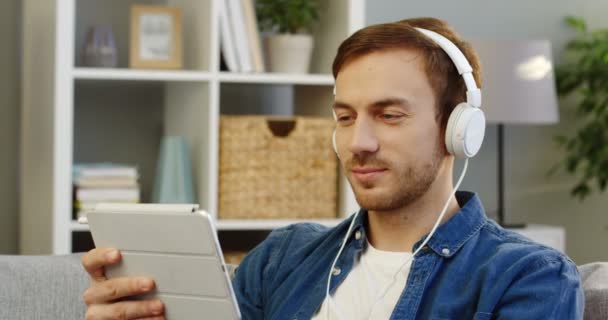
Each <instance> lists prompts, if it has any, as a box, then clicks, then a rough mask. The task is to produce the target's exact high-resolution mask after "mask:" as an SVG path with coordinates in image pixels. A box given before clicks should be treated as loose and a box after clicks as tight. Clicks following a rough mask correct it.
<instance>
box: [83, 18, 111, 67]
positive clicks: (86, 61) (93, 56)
mask: <svg viewBox="0 0 608 320" xmlns="http://www.w3.org/2000/svg"><path fill="white" fill-rule="evenodd" d="M81 60H82V64H83V65H84V66H86V67H97V68H115V67H116V66H118V52H117V49H116V40H115V39H114V33H113V32H112V28H111V27H107V26H93V27H91V28H89V30H88V32H87V36H86V38H85V41H84V44H83V46H82V52H81Z"/></svg>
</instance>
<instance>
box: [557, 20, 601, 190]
mask: <svg viewBox="0 0 608 320" xmlns="http://www.w3.org/2000/svg"><path fill="white" fill-rule="evenodd" d="M566 21H567V23H568V25H569V26H570V27H571V28H573V29H574V30H576V32H577V36H576V38H574V39H573V40H571V41H570V42H568V44H567V46H566V50H565V56H564V62H563V63H562V64H561V65H559V66H558V67H557V68H556V80H557V91H558V93H559V95H560V96H570V98H572V99H573V100H574V101H576V111H577V115H578V117H579V120H578V121H577V122H578V123H577V124H580V125H579V126H577V129H576V132H575V134H574V135H572V136H570V137H566V136H558V137H556V141H557V143H558V144H559V146H560V147H561V148H562V149H564V150H565V152H566V156H565V158H564V160H563V161H562V162H561V164H560V167H562V168H563V169H564V170H565V171H566V172H568V173H570V174H572V175H577V176H579V178H580V179H579V181H578V182H577V183H576V185H575V186H574V187H573V188H572V190H571V194H572V195H573V196H574V197H577V198H579V199H580V200H583V199H584V198H585V197H587V196H588V195H590V194H591V192H592V190H593V186H596V187H597V189H599V190H601V191H604V190H605V189H606V185H607V184H608V30H597V31H589V30H588V28H587V25H586V23H585V21H584V20H583V19H581V18H577V17H572V16H570V17H567V18H566Z"/></svg>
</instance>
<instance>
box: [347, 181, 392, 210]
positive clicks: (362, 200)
mask: <svg viewBox="0 0 608 320" xmlns="http://www.w3.org/2000/svg"><path fill="white" fill-rule="evenodd" d="M351 186H352V184H351ZM353 192H354V194H355V198H356V199H357V203H358V204H359V206H361V208H363V209H366V210H374V211H382V210H392V209H395V205H396V203H395V202H396V201H395V200H397V199H396V198H397V197H395V194H396V192H395V191H394V190H386V189H384V190H383V188H380V187H377V186H376V187H374V186H372V187H368V186H365V187H364V186H360V185H357V186H354V187H353Z"/></svg>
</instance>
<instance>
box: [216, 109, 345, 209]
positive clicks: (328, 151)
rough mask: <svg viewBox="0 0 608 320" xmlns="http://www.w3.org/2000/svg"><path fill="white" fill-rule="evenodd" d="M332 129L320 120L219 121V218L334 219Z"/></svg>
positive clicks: (242, 118) (234, 118)
mask: <svg viewBox="0 0 608 320" xmlns="http://www.w3.org/2000/svg"><path fill="white" fill-rule="evenodd" d="M290 127H291V128H290ZM333 128H334V121H333V120H331V119H325V118H309V117H294V118H273V117H264V116H222V117H221V121H220V172H219V188H220V194H219V217H220V218H222V219H311V218H335V217H336V211H337V210H336V202H337V159H336V156H335V154H334V152H333V150H332V147H331V134H332V130H333Z"/></svg>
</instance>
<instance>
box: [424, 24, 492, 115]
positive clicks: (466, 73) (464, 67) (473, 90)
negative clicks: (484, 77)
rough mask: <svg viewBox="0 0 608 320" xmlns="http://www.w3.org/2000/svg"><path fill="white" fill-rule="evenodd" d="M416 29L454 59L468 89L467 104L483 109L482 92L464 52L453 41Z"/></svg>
mask: <svg viewBox="0 0 608 320" xmlns="http://www.w3.org/2000/svg"><path fill="white" fill-rule="evenodd" d="M414 29H416V30H418V31H420V32H421V33H422V34H424V35H425V36H427V37H428V38H430V39H431V40H433V42H435V43H436V44H437V45H438V46H440V47H441V49H443V51H445V53H446V54H447V55H448V57H450V59H452V62H453V63H454V65H455V66H456V69H457V70H458V73H459V74H460V75H461V76H462V78H463V79H464V84H465V86H466V87H467V103H468V104H470V105H471V106H473V107H477V108H479V107H481V90H479V88H478V87H477V84H476V83H475V78H474V77H473V68H472V67H471V64H470V63H469V61H468V60H467V58H466V57H465V56H464V54H463V53H462V51H460V49H458V47H457V46H456V45H455V44H454V43H453V42H452V41H450V40H449V39H447V38H446V37H444V36H442V35H440V34H439V33H437V32H435V31H431V30H427V29H422V28H414Z"/></svg>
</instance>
